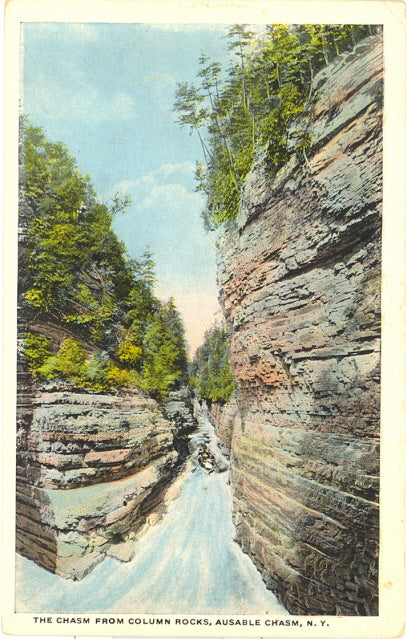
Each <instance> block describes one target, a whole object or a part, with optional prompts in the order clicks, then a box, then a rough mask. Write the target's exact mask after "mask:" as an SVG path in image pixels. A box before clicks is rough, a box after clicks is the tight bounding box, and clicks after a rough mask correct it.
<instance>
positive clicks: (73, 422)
mask: <svg viewBox="0 0 407 639" xmlns="http://www.w3.org/2000/svg"><path fill="white" fill-rule="evenodd" d="M185 395H188V393H186V392H185V391H184V392H174V393H173V394H172V397H171V401H170V403H169V409H168V411H169V412H171V416H172V418H173V419H168V418H167V417H165V416H164V414H163V411H162V409H161V407H160V406H159V405H158V404H157V402H155V401H154V400H153V399H149V398H146V397H144V396H143V395H142V394H141V393H139V394H137V393H134V392H133V393H132V394H131V395H128V396H123V395H107V394H106V395H102V394H90V393H83V392H82V393H80V392H75V391H72V390H71V391H63V390H61V389H58V388H56V389H53V390H50V391H40V390H38V389H37V390H36V391H35V390H34V391H33V392H32V394H31V395H30V402H29V404H30V408H31V407H32V409H31V410H30V413H29V415H28V418H27V419H26V420H25V421H24V420H22V421H21V422H20V429H19V433H18V457H17V550H18V551H19V552H20V553H21V554H23V555H25V556H26V557H28V558H29V559H33V560H34V561H36V562H37V563H38V564H40V565H41V566H43V567H44V568H46V569H47V570H50V571H52V572H55V573H57V574H59V575H62V576H63V577H70V578H74V579H81V578H82V577H84V576H85V575H86V574H87V573H88V572H89V571H90V570H91V569H92V568H93V567H94V566H95V565H96V564H97V563H99V562H100V561H102V560H103V559H104V557H105V556H106V555H109V554H110V555H114V556H116V557H118V558H120V559H124V560H128V559H130V558H131V555H130V554H129V553H130V550H131V548H132V545H131V544H129V543H127V542H128V540H129V539H131V538H132V537H134V535H135V534H136V532H137V530H138V529H139V528H140V527H141V526H142V525H143V524H144V522H145V518H146V515H147V514H148V513H149V512H150V511H151V510H152V509H154V508H155V506H156V505H157V504H158V503H159V502H160V496H161V493H162V491H163V490H164V489H165V488H166V486H167V485H168V482H169V481H170V480H171V479H172V477H173V476H174V474H175V470H176V467H177V465H179V462H180V461H181V460H182V459H183V454H184V449H185V447H186V445H185V441H184V440H186V438H187V437H186V436H187V434H188V433H190V432H191V430H192V429H193V428H194V426H195V423H194V420H193V417H192V406H191V411H190V410H189V397H187V396H185ZM22 402H23V404H22V406H21V413H24V406H25V404H26V403H27V402H26V401H25V400H24V399H23V400H22ZM179 415H183V420H181V419H180V418H179ZM30 417H31V420H30V419H29V418H30ZM177 418H178V419H177Z"/></svg>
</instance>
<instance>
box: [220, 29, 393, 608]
mask: <svg viewBox="0 0 407 639" xmlns="http://www.w3.org/2000/svg"><path fill="white" fill-rule="evenodd" d="M382 72H383V69H382V49H381V42H380V39H379V37H376V36H375V37H373V38H369V39H367V40H366V41H364V42H363V43H361V44H359V45H358V46H357V48H356V50H355V52H354V53H352V54H345V55H343V56H340V57H339V58H338V59H337V61H336V62H335V63H334V64H332V65H331V66H329V67H327V68H326V69H325V70H324V71H322V72H320V73H319V74H318V76H316V78H315V85H314V86H315V87H316V88H317V89H318V97H317V104H316V109H315V113H314V116H313V119H312V122H311V124H310V134H311V140H312V148H310V149H309V150H308V151H307V159H306V161H305V159H302V160H301V161H299V160H297V159H296V158H295V157H293V159H292V160H291V161H290V162H289V163H288V164H287V165H286V166H285V167H283V169H281V171H280V172H279V173H278V175H277V176H276V177H275V179H274V180H271V179H270V178H268V177H267V174H266V171H265V163H264V158H263V157H262V156H259V157H258V159H257V163H256V165H255V167H254V168H253V170H252V172H251V174H250V175H249V177H248V180H247V184H246V188H245V190H244V194H243V205H242V208H241V211H240V214H239V216H238V219H237V221H236V222H235V223H231V224H230V225H229V227H228V228H227V229H226V230H225V231H224V233H223V236H222V238H221V241H220V243H219V269H218V280H219V285H220V297H221V303H222V306H223V309H224V314H225V317H226V320H227V322H228V323H229V325H230V327H231V331H232V342H231V356H232V364H233V369H234V374H235V376H236V380H237V383H238V388H239V392H238V397H237V405H236V406H235V408H234V409H233V406H227V407H223V408H221V407H217V408H215V410H214V415H215V418H216V421H217V423H218V428H219V434H220V437H221V438H222V439H223V440H224V442H225V444H226V445H229V446H230V447H231V451H232V486H233V494H234V508H235V519H236V523H237V530H238V539H239V541H240V543H241V545H242V546H243V548H244V549H245V550H246V551H247V552H248V553H249V554H250V555H251V557H252V558H253V560H254V561H255V563H256V564H257V565H258V566H259V567H260V568H261V570H262V572H263V576H264V579H265V581H266V583H267V584H269V585H270V587H272V588H273V589H274V590H275V591H276V592H278V593H279V596H280V599H281V601H282V602H283V603H284V604H285V606H286V607H287V608H288V610H289V611H290V612H292V613H294V614H329V615H330V614H339V615H364V614H366V615H369V614H373V615H374V614H377V612H378V602H377V572H378V542H379V531H378V524H379V518H378V492H379V479H378V474H379V426H380V424H379V414H380V411H379V405H380V277H381V270H380V269H381V204H382V163H381V160H382V135H381V133H382ZM292 135H293V136H295V130H293V131H292Z"/></svg>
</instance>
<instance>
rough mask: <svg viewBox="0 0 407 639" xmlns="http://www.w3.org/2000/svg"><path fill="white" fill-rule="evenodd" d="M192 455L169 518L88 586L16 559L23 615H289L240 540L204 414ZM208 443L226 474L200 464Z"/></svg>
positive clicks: (214, 441)
mask: <svg viewBox="0 0 407 639" xmlns="http://www.w3.org/2000/svg"><path fill="white" fill-rule="evenodd" d="M198 421H199V428H198V430H197V431H196V433H195V434H194V435H193V436H192V437H191V441H190V449H191V458H190V460H189V462H188V465H187V469H186V471H185V472H184V473H183V475H182V476H181V477H180V478H179V479H178V482H179V489H178V491H177V493H178V494H177V496H176V497H175V499H174V500H173V501H172V503H171V504H170V506H169V509H168V512H167V513H166V514H165V515H164V517H163V519H162V520H161V521H160V522H159V523H157V524H156V525H155V526H153V527H152V528H151V529H150V530H149V531H148V532H146V534H145V535H144V536H142V537H141V538H140V539H139V540H138V541H136V542H135V543H136V546H135V551H136V552H135V556H134V559H133V560H131V561H130V562H127V563H123V562H120V561H119V560H117V559H113V558H111V557H108V558H107V559H105V560H104V561H103V562H102V563H101V564H99V566H97V567H96V568H95V569H94V570H93V571H92V572H91V573H90V574H89V575H88V576H87V577H85V578H84V579H83V580H82V581H71V580H65V579H62V578H61V577H58V576H57V575H54V574H52V573H49V572H48V571H46V570H44V569H43V568H41V567H40V566H38V565H37V564H35V563H34V562H33V561H30V560H28V559H26V558H24V557H20V556H17V570H16V572H17V575H18V579H17V602H16V604H17V605H16V607H17V610H18V611H19V612H78V613H85V612H86V613H92V612H104V613H106V612H114V613H126V614H148V613H150V614H154V613H160V614H165V613H167V614H170V613H179V614H181V613H183V614H239V613H240V614H242V613H246V614H248V613H251V614H288V613H287V611H286V610H285V608H284V607H283V606H282V605H281V604H280V603H279V602H278V601H277V599H276V597H275V595H274V594H273V593H272V592H270V591H269V590H267V588H266V587H265V585H264V582H263V581H262V579H261V576H260V574H259V572H258V571H257V569H256V568H255V566H254V564H253V563H252V562H251V561H250V559H249V557H248V556H247V555H245V554H244V553H243V551H242V550H241V548H240V547H239V545H238V544H237V543H236V542H235V541H234V540H233V537H234V526H233V522H232V497H231V490H230V486H229V484H228V475H229V471H228V460H227V459H226V458H225V457H224V456H223V455H222V453H221V452H220V449H219V447H218V440H217V438H216V435H215V432H214V429H213V426H212V424H211V423H210V421H209V419H208V416H207V413H206V411H205V410H204V409H200V410H199V411H198ZM203 443H206V444H207V446H208V448H209V450H210V451H211V453H213V454H214V456H215V458H216V461H217V465H218V467H219V468H221V469H225V470H223V472H212V473H207V472H206V471H205V470H204V469H203V468H202V467H201V466H200V465H199V464H198V461H197V460H198V450H199V448H200V447H201V446H202V444H203Z"/></svg>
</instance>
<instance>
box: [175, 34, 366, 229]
mask: <svg viewBox="0 0 407 639" xmlns="http://www.w3.org/2000/svg"><path fill="white" fill-rule="evenodd" d="M375 32H376V28H374V27H372V26H369V25H367V26H366V25H322V24H304V25H291V26H289V25H284V24H273V25H268V26H267V27H266V30H265V33H263V34H261V35H260V36H259V37H257V39H256V38H255V36H254V34H253V33H252V32H250V30H249V29H248V28H247V26H246V25H234V26H233V27H231V28H230V29H229V31H228V34H227V36H226V37H227V40H228V49H229V50H230V51H231V54H232V56H233V58H232V61H231V64H230V66H229V67H228V68H227V69H226V70H223V69H222V68H221V66H220V65H219V64H218V63H217V62H213V61H211V60H210V59H209V58H208V57H207V56H206V55H204V54H202V55H201V56H200V58H199V71H198V74H197V83H198V84H197V85H191V84H187V83H181V84H179V85H178V90H177V94H176V100H175V104H174V109H175V111H176V112H177V113H178V115H179V119H178V122H179V124H180V125H181V126H187V127H188V128H189V129H190V132H191V133H192V132H193V131H196V132H197V133H198V135H199V139H200V141H201V146H202V151H203V153H202V155H203V161H198V162H197V165H196V171H195V177H196V184H197V187H196V188H197V190H198V191H202V192H203V193H205V194H206V196H207V202H206V207H205V209H204V211H203V212H202V216H203V219H204V222H205V226H206V227H207V228H209V229H213V228H215V227H216V226H218V225H220V224H223V223H225V222H227V221H228V220H231V219H233V218H234V217H235V216H236V214H237V212H238V209H239V206H240V199H241V191H242V185H243V183H244V180H245V178H246V176H247V174H248V172H249V171H250V169H251V166H252V164H253V160H254V155H255V150H256V148H259V147H263V148H264V149H265V150H266V153H267V165H268V169H269V171H270V173H271V175H274V174H275V173H276V172H277V171H278V170H279V169H280V168H281V167H282V166H283V165H284V164H285V163H286V162H287V161H288V160H289V158H290V154H291V153H295V154H296V155H297V157H298V158H301V159H302V160H303V161H304V162H306V163H307V161H308V160H307V154H306V151H307V149H308V148H309V147H310V146H311V144H312V140H311V137H310V135H309V133H308V131H307V126H308V121H309V117H310V115H311V114H312V108H313V99H312V95H311V89H312V81H313V78H314V76H315V73H316V72H317V71H319V70H320V69H321V68H322V67H323V66H324V65H326V64H328V63H329V62H331V61H332V60H333V59H334V58H335V56H337V55H339V54H340V53H342V52H343V51H346V50H349V49H351V48H352V47H353V46H354V45H355V44H356V43H357V42H358V41H359V40H360V39H362V38H364V37H366V36H369V35H373V34H374V33H375ZM294 122H295V123H296V126H297V129H298V130H299V131H301V133H300V135H299V136H298V138H297V141H296V143H295V144H294V145H293V144H290V147H289V145H288V133H289V129H290V127H291V125H292V124H293V123H294Z"/></svg>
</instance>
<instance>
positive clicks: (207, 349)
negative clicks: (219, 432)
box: [190, 326, 235, 403]
mask: <svg viewBox="0 0 407 639" xmlns="http://www.w3.org/2000/svg"><path fill="white" fill-rule="evenodd" d="M229 347H230V343H229V335H228V333H227V331H226V330H225V329H224V328H222V327H221V326H214V327H213V328H211V329H210V330H209V331H207V332H206V333H205V337H204V342H203V344H202V346H200V347H199V348H198V350H197V352H196V355H195V358H194V360H193V362H192V364H191V376H190V382H191V384H192V385H193V386H194V387H195V389H196V392H197V394H198V397H202V398H204V399H208V400H210V401H214V402H222V403H224V402H227V401H229V399H230V397H231V395H232V393H233V391H234V389H235V382H234V379H233V375H232V371H231V366H230V358H229Z"/></svg>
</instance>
